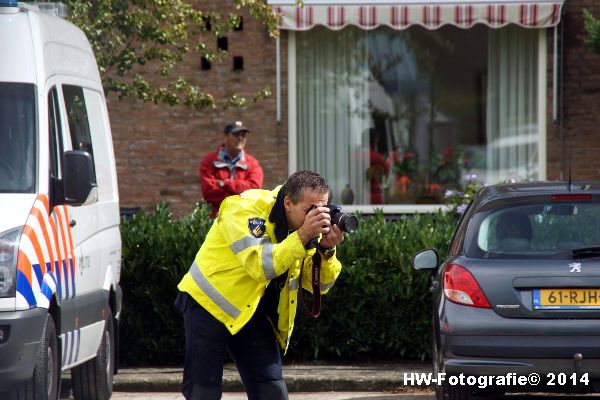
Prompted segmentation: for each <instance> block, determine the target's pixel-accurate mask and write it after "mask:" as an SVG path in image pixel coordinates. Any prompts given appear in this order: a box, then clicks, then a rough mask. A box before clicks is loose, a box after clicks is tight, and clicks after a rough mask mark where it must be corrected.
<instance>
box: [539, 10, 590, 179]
mask: <svg viewBox="0 0 600 400" xmlns="http://www.w3.org/2000/svg"><path fill="white" fill-rule="evenodd" d="M565 7H566V13H565V15H564V19H563V23H564V27H563V29H564V50H563V52H564V53H563V55H564V58H563V73H564V75H563V82H564V87H563V104H564V105H563V107H562V111H563V116H564V120H563V129H562V132H561V129H560V121H559V124H558V125H557V126H553V124H552V121H551V119H550V118H549V119H548V169H547V171H548V179H560V178H561V167H563V166H564V172H563V174H562V175H563V177H564V179H567V177H568V167H569V162H568V158H569V151H570V153H571V174H572V177H573V179H578V180H579V179H600V157H599V156H598V154H600V131H599V128H600V55H598V54H594V53H593V52H592V51H591V50H590V49H589V48H588V47H587V46H585V45H584V43H583V41H584V38H585V31H584V29H583V17H582V9H583V8H587V9H589V10H590V11H592V13H593V14H594V15H595V16H596V17H597V18H598V17H600V3H599V2H598V1H596V0H569V1H566V2H565ZM548 38H549V40H548V48H549V53H548V54H549V71H551V63H552V58H551V57H552V40H553V35H552V34H551V33H550V35H549V36H548ZM548 82H549V87H548V93H549V96H548V109H549V112H551V107H552V86H551V84H552V81H551V75H549V81H548ZM559 98H560V97H559ZM559 110H560V108H559ZM561 160H564V162H561Z"/></svg>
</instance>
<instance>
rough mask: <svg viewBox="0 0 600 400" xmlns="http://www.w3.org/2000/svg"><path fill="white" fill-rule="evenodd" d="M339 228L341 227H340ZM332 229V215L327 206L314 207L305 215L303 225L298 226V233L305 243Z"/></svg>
mask: <svg viewBox="0 0 600 400" xmlns="http://www.w3.org/2000/svg"><path fill="white" fill-rule="evenodd" d="M338 230H339V228H338ZM330 231H331V216H330V215H329V209H328V208H327V207H314V208H313V209H312V210H310V211H309V212H308V213H306V216H305V217H304V222H303V223H302V226H301V227H300V228H298V235H299V236H300V240H301V241H302V243H303V244H304V245H306V244H307V243H308V242H309V241H310V240H311V239H312V238H315V237H317V236H319V235H320V234H323V235H325V234H327V233H329V232H330Z"/></svg>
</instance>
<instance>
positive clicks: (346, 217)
mask: <svg viewBox="0 0 600 400" xmlns="http://www.w3.org/2000/svg"><path fill="white" fill-rule="evenodd" d="M338 226H339V227H340V228H341V229H342V230H343V231H344V232H348V233H352V232H354V231H355V230H356V228H358V218H356V217H355V216H354V215H352V214H342V215H341V216H340V224H339V225H338Z"/></svg>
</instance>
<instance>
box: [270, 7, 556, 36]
mask: <svg viewBox="0 0 600 400" xmlns="http://www.w3.org/2000/svg"><path fill="white" fill-rule="evenodd" d="M268 3H269V4H271V5H272V6H273V9H274V10H275V11H276V12H277V13H279V14H281V23H280V28H281V29H287V30H294V31H304V30H308V29H311V28H313V27H314V26H316V25H323V26H326V27H328V28H330V29H333V30H338V29H342V28H344V27H346V26H348V25H356V26H358V27H360V28H363V29H373V28H376V27H378V26H382V25H386V26H389V27H391V28H393V29H406V28H408V27H410V26H414V25H420V26H423V27H425V28H427V29H437V28H439V27H441V26H444V25H454V26H457V27H459V28H470V27H472V26H473V25H475V24H484V25H487V26H489V27H491V28H501V27H503V26H506V25H508V24H516V25H519V26H522V27H525V28H548V27H551V26H555V25H557V24H558V23H559V21H560V16H561V12H562V6H563V1H562V0H553V1H552V0H545V1H542V0H521V1H513V0H504V1H500V0H496V1H494V0H488V1H481V0H462V1H440V0H437V1H436V0H430V1H415V0H412V1H411V0H404V1H403V0H397V1H393V2H392V1H387V2H386V1H385V0H383V1H378V2H377V3H376V4H375V2H369V1H362V2H361V3H360V4H359V3H357V2H353V1H352V0H350V1H347V2H346V4H341V3H339V2H336V1H329V2H327V1H320V2H319V3H316V2H314V1H313V2H311V1H306V0H305V1H304V6H303V7H299V6H297V5H295V1H294V0H269V1H268Z"/></svg>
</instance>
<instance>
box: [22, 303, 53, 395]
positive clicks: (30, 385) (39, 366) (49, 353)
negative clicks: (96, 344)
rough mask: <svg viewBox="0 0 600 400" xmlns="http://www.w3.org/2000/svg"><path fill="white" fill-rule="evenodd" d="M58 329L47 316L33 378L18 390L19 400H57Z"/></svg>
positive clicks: (49, 316) (50, 317)
mask: <svg viewBox="0 0 600 400" xmlns="http://www.w3.org/2000/svg"><path fill="white" fill-rule="evenodd" d="M57 349H58V342H57V339H56V328H55V326H54V320H53V319H52V316H51V315H50V314H48V315H46V323H45V324H44V333H43V335H42V340H41V341H40V349H39V351H38V354H37V358H36V362H35V367H34V369H33V377H32V378H31V379H29V380H28V381H27V382H25V383H24V384H22V385H21V386H20V387H18V388H17V389H16V392H15V393H14V396H13V398H16V399H17V400H57V399H58V386H59V385H58V384H59V379H60V375H59V373H58V372H59V370H60V365H59V364H58V350H57Z"/></svg>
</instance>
